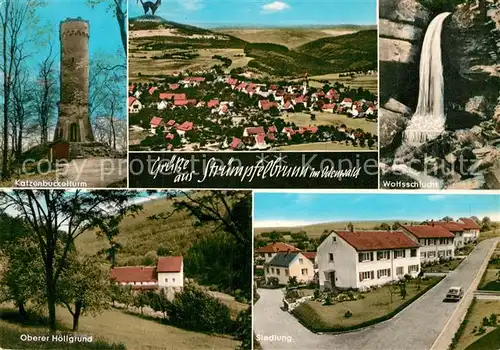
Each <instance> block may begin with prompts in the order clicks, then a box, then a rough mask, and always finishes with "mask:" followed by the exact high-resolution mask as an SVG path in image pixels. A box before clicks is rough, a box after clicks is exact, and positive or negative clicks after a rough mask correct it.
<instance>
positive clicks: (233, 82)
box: [226, 78, 238, 85]
mask: <svg viewBox="0 0 500 350" xmlns="http://www.w3.org/2000/svg"><path fill="white" fill-rule="evenodd" d="M226 83H228V84H229V85H236V84H238V80H237V79H233V78H227V79H226Z"/></svg>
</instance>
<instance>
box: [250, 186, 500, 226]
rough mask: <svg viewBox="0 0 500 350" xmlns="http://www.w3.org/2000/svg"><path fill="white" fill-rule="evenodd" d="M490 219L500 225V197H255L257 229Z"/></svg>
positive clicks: (311, 195) (367, 195)
mask: <svg viewBox="0 0 500 350" xmlns="http://www.w3.org/2000/svg"><path fill="white" fill-rule="evenodd" d="M473 215H474V216H477V217H479V218H483V217H484V216H489V217H490V218H491V219H492V220H495V221H500V196H498V195H478V194H473V195H469V194H467V195H465V194H446V195H443V194H432V195H428V194H341V193H328V194H325V193H323V194H310V193H255V195H254V227H288V226H304V225H310V224H315V223H324V222H333V221H371V220H403V219H406V220H415V221H423V220H425V219H435V220H438V219H441V218H443V217H445V216H451V217H452V218H453V219H455V220H456V219H458V218H459V217H468V216H473Z"/></svg>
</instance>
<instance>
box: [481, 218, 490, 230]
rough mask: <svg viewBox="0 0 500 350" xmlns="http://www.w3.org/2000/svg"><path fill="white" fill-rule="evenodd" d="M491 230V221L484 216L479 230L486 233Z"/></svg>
mask: <svg viewBox="0 0 500 350" xmlns="http://www.w3.org/2000/svg"><path fill="white" fill-rule="evenodd" d="M490 229H491V219H490V218H489V217H488V216H485V217H484V218H483V220H482V221H481V230H482V231H488V230H490Z"/></svg>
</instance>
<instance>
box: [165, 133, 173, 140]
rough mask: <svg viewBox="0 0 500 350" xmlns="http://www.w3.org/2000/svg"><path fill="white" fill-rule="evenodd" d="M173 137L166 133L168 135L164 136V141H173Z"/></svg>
mask: <svg viewBox="0 0 500 350" xmlns="http://www.w3.org/2000/svg"><path fill="white" fill-rule="evenodd" d="M174 137H175V136H174V134H172V133H168V134H166V135H165V140H173V139H174Z"/></svg>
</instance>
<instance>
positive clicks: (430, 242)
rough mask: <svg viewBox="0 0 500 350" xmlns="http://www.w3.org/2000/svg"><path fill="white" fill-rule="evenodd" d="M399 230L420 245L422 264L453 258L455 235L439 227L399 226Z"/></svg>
mask: <svg viewBox="0 0 500 350" xmlns="http://www.w3.org/2000/svg"><path fill="white" fill-rule="evenodd" d="M401 230H402V231H403V232H404V233H405V234H406V235H407V236H408V237H409V238H411V239H412V240H413V241H415V242H416V243H418V244H419V245H420V258H421V259H422V262H433V261H439V260H441V259H453V258H454V257H455V244H454V242H453V240H454V239H455V235H454V234H453V233H451V232H450V231H448V230H447V229H446V228H444V227H443V226H439V225H401Z"/></svg>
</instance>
